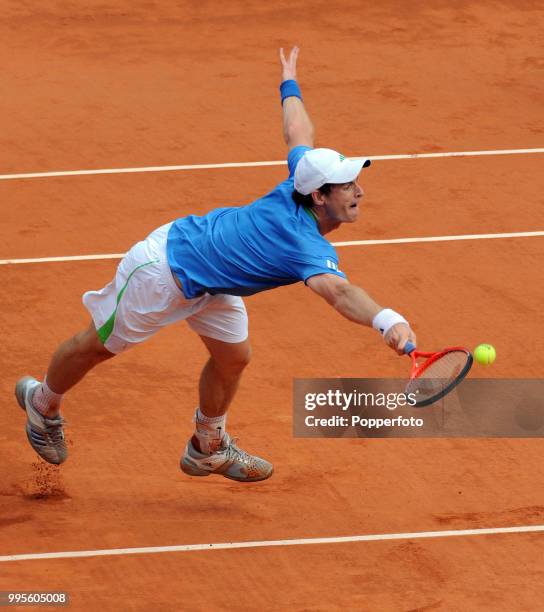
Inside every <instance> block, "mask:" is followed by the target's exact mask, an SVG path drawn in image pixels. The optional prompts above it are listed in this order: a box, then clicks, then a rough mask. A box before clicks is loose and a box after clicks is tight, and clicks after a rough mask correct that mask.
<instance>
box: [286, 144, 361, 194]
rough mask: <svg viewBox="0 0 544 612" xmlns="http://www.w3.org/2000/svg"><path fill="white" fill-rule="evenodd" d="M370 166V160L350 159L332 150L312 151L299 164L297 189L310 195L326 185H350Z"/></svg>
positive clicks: (296, 173)
mask: <svg viewBox="0 0 544 612" xmlns="http://www.w3.org/2000/svg"><path fill="white" fill-rule="evenodd" d="M368 166H370V160H369V159H358V160H354V159H348V158H347V157H344V156H343V155H342V154H341V153H338V151H333V150H332V149H312V150H311V151H306V153H304V155H303V157H302V159H301V160H300V161H299V162H298V164H297V167H296V170H295V189H296V190H297V191H298V192H299V193H301V194H302V195H308V194H310V193H312V191H316V190H317V189H319V188H320V187H321V186H322V185H324V184H325V183H337V184H338V183H350V182H351V181H353V180H355V179H356V178H357V176H358V175H359V172H361V170H362V169H363V168H366V167H368Z"/></svg>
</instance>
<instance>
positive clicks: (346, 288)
mask: <svg viewBox="0 0 544 612" xmlns="http://www.w3.org/2000/svg"><path fill="white" fill-rule="evenodd" d="M306 284H307V285H308V287H310V289H312V291H314V292H315V293H317V294H318V295H320V296H321V297H322V298H323V299H325V300H326V301H327V302H328V303H329V304H330V305H331V306H332V307H333V308H334V309H335V310H337V311H338V312H339V313H340V314H341V315H342V316H344V317H346V319H349V320H350V321H353V322H354V323H359V324H360V325H365V326H367V327H373V328H374V329H377V330H379V331H380V332H381V333H382V335H383V336H384V340H385V342H386V344H387V345H388V346H390V347H391V348H392V349H393V350H394V351H396V352H397V353H398V354H399V355H403V354H404V346H405V344H406V342H408V341H410V342H412V344H414V345H415V344H416V336H415V334H414V332H413V331H412V330H411V329H410V326H409V324H408V322H407V321H406V320H405V319H404V318H403V317H402V316H401V315H399V314H398V313H396V312H394V311H392V310H390V309H388V308H382V307H381V306H379V305H378V304H377V303H376V302H375V301H374V300H373V299H372V298H371V297H370V296H369V295H368V293H366V291H364V290H363V289H361V288H360V287H357V286H356V285H352V284H351V283H349V282H348V281H347V280H345V279H344V278H342V277H341V276H336V275H335V274H318V275H316V276H312V277H310V278H309V279H308V280H307V281H306Z"/></svg>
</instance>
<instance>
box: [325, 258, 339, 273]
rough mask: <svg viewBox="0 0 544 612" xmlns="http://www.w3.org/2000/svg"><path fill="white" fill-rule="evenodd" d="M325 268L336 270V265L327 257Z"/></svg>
mask: <svg viewBox="0 0 544 612" xmlns="http://www.w3.org/2000/svg"><path fill="white" fill-rule="evenodd" d="M326 261H327V268H329V269H330V270H336V271H337V272H338V265H337V264H336V263H335V262H334V261H332V259H327V260H326Z"/></svg>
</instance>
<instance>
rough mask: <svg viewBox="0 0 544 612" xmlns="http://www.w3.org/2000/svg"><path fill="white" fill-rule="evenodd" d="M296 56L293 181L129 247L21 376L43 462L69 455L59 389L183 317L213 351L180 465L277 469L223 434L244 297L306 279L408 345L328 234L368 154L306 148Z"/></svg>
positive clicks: (355, 199) (288, 97) (208, 470)
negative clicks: (75, 322) (342, 261)
mask: <svg viewBox="0 0 544 612" xmlns="http://www.w3.org/2000/svg"><path fill="white" fill-rule="evenodd" d="M298 53H299V49H298V48H297V47H294V48H293V49H292V50H291V52H290V54H289V57H288V58H286V57H285V55H284V52H283V49H281V50H280V60H281V66H282V72H283V74H282V76H283V79H282V83H281V86H280V93H281V101H282V112H283V133H284V137H285V142H286V143H287V147H288V150H289V153H288V157H287V161H288V166H289V177H288V178H287V179H286V180H285V181H283V182H282V183H280V184H279V185H278V186H277V187H276V188H275V189H273V190H272V191H271V192H270V193H268V194H267V195H265V196H263V197H262V198H259V199H258V200H256V201H255V202H253V203H251V204H249V205H247V206H242V207H229V208H218V209H216V210H213V211H211V212H210V213H208V214H207V215H204V216H203V217H198V216H195V215H189V216H187V217H183V218H181V219H177V220H176V221H174V222H172V223H168V224H167V225H164V226H162V227H160V228H158V229H157V230H155V231H154V232H152V233H151V234H150V235H149V236H148V237H147V238H146V239H145V240H143V241H142V242H139V243H137V244H136V245H134V246H133V247H132V248H131V249H130V251H129V252H128V253H127V255H126V256H125V257H124V258H123V259H122V261H121V263H120V264H119V267H118V269H117V272H116V274H115V278H114V279H113V280H112V281H111V283H109V284H108V285H106V286H105V287H104V288H103V289H101V290H100V291H88V292H87V293H85V294H84V295H83V304H84V305H85V307H86V308H87V310H88V311H89V313H90V315H91V318H92V322H91V324H90V326H89V327H88V328H87V329H86V330H84V331H82V332H80V333H78V334H77V335H75V336H74V337H72V338H70V339H69V340H66V341H65V342H64V343H62V344H61V345H60V346H59V348H58V349H57V351H56V352H55V353H54V355H53V357H52V359H51V362H50V364H49V368H48V370H47V375H46V377H45V379H44V381H43V382H39V381H38V380H36V379H35V378H33V377H31V376H25V377H23V378H21V379H20V380H19V381H18V382H17V385H16V388H15V394H16V398H17V401H18V403H19V405H20V406H21V407H22V408H23V409H24V410H25V411H26V415H27V424H26V432H27V436H28V440H29V442H30V444H31V445H32V448H33V449H34V450H35V451H36V452H37V453H38V454H39V455H40V457H42V458H43V459H45V461H48V462H49V463H54V464H60V463H62V462H63V461H65V460H66V458H67V449H66V444H65V440H64V432H63V418H62V416H61V415H60V405H61V400H62V397H63V395H64V394H65V393H66V392H67V391H68V390H69V389H71V388H72V387H73V386H74V385H75V384H76V383H77V382H79V381H80V380H81V379H82V378H83V377H84V376H85V374H86V373H87V372H88V371H89V370H91V368H93V367H94V366H96V365H97V364H98V363H101V362H103V361H106V360H107V359H111V358H112V357H114V356H115V355H117V354H119V353H121V352H122V351H126V350H127V349H129V348H131V347H132V346H134V345H135V344H138V343H140V342H143V341H144V340H146V339H147V338H149V337H151V336H152V335H153V334H155V333H156V332H157V331H158V330H159V329H161V328H162V327H164V326H165V325H168V324H170V323H173V322H175V321H179V320H181V319H185V320H186V321H187V323H188V324H189V327H191V328H192V329H193V330H194V331H195V332H196V333H197V334H198V335H199V336H200V337H201V339H202V342H203V343H204V344H205V345H206V348H207V349H208V351H209V354H210V357H209V359H208V361H207V363H206V364H205V366H204V368H203V370H202V373H201V376H200V384H199V406H198V408H197V409H196V414H195V418H194V421H195V432H194V435H193V436H192V437H191V439H190V440H189V441H188V442H187V445H186V447H185V451H184V452H183V455H182V457H181V462H180V465H181V469H182V470H183V471H184V472H185V473H186V474H189V475H192V476H208V475H210V474H220V475H223V476H225V477H227V478H231V479H233V480H238V481H243V482H252V481H257V480H264V479H265V478H268V477H269V476H270V475H271V474H272V464H271V463H269V462H268V461H266V460H264V459H261V458H260V457H257V456H254V455H251V454H249V453H247V452H246V451H244V450H242V449H240V448H239V447H238V446H237V445H236V444H235V443H234V441H233V440H232V439H231V437H230V436H229V434H228V433H227V431H226V419H227V410H228V408H229V406H230V404H231V402H232V399H233V397H234V395H235V393H236V389H237V387H238V384H239V382H240V377H241V374H242V372H243V370H244V368H245V367H246V366H247V364H248V362H249V360H250V356H251V347H250V342H249V339H248V321H247V314H246V309H245V307H244V302H243V300H242V296H248V295H252V294H254V293H257V292H259V291H265V290H267V289H273V288H275V287H280V286H282V285H290V284H292V283H297V282H299V281H304V283H305V284H306V285H307V286H308V287H309V288H310V289H311V290H312V291H313V292H314V293H316V294H317V295H318V296H320V297H322V298H324V299H325V300H326V301H327V302H328V303H329V304H330V305H331V306H332V307H333V308H334V309H335V310H337V311H338V312H339V313H340V314H341V315H343V316H344V317H346V318H348V319H349V320H351V321H353V322H354V323H358V324H360V325H364V326H368V327H374V328H375V329H376V330H378V331H379V332H380V333H381V334H382V335H383V337H384V339H385V342H386V344H387V345H389V346H390V347H391V348H392V349H394V350H395V351H397V353H399V354H402V353H403V347H404V345H405V344H406V342H407V341H410V342H412V343H413V344H415V343H416V339H415V336H414V334H413V332H412V330H411V329H410V326H409V325H408V323H407V321H406V319H405V318H404V317H402V316H401V315H400V314H398V313H396V312H395V311H393V310H391V309H389V308H382V307H381V306H379V305H378V304H377V303H376V302H375V301H374V300H373V299H372V298H370V297H369V296H368V295H367V293H366V292H365V291H363V289H361V288H359V287H356V286H355V285H352V284H351V283H349V282H348V280H347V279H346V275H345V274H344V273H343V272H342V271H341V270H340V268H339V264H338V257H337V255H336V251H335V249H334V248H333V246H332V245H331V244H330V242H329V241H328V240H326V238H325V235H326V234H328V233H329V232H331V231H332V230H334V229H336V228H337V227H339V226H340V225H341V224H342V223H353V222H354V221H356V220H357V217H358V215H359V208H360V204H361V199H362V197H363V189H362V187H361V186H360V184H359V182H358V181H359V179H358V177H359V174H360V172H361V170H362V168H366V167H368V166H369V165H370V161H369V160H360V161H355V160H350V159H347V158H345V157H344V156H343V155H340V154H339V153H337V152H336V151H333V150H331V149H314V148H312V147H313V144H314V130H313V125H312V122H311V120H310V118H309V117H308V114H307V112H306V110H305V108H304V104H303V102H302V96H301V92H300V88H299V86H298V84H297V82H296V66H297V58H298Z"/></svg>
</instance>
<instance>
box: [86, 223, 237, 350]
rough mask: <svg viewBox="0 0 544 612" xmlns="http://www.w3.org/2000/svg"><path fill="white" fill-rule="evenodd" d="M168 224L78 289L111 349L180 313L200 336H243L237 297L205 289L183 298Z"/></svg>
mask: <svg viewBox="0 0 544 612" xmlns="http://www.w3.org/2000/svg"><path fill="white" fill-rule="evenodd" d="M171 225H172V224H171V223H168V224H167V225H163V226H162V227H160V228H159V229H157V230H155V231H154V232H153V233H151V234H150V235H149V236H148V237H147V238H146V239H145V240H143V241H142V242H138V243H137V244H135V245H134V246H133V247H132V248H131V249H130V251H129V252H128V253H127V254H126V255H125V257H124V258H123V259H122V260H121V263H120V264H119V267H118V268H117V272H116V274H115V278H114V279H113V280H112V282H111V283H109V284H108V285H106V286H105V287H104V288H103V289H101V290H100V291H87V293H85V294H84V295H83V304H84V305H85V307H86V308H87V310H88V311H89V312H90V314H91V317H92V318H93V321H94V324H95V326H96V330H97V332H98V335H99V337H100V339H101V340H102V342H103V344H104V346H105V347H106V348H107V349H108V350H109V351H111V352H112V353H120V352H121V351H124V350H125V349H127V348H130V347H131V346H132V345H134V344H137V343H138V342H143V341H144V340H147V339H148V338H150V337H151V336H152V335H153V334H155V333H156V332H157V331H159V329H161V328H162V327H164V326H166V325H169V324H170V323H174V322H176V321H180V320H182V319H185V320H186V321H187V323H188V324H189V326H190V327H191V328H192V329H193V330H194V331H195V332H196V333H197V334H200V335H201V336H207V337H209V338H215V339H216V340H222V341H223V342H230V343H233V342H243V341H244V340H245V339H246V338H247V337H248V321H247V313H246V308H245V306H244V302H243V301H242V298H240V297H238V296H233V295H224V294H218V295H209V294H205V295H203V296H202V297H198V298H195V299H192V300H187V299H186V298H185V296H184V295H183V293H182V291H181V289H180V288H179V287H178V286H177V285H176V283H175V281H174V277H173V276H172V272H171V270H170V266H169V265H168V259H167V256H166V238H167V236H168V230H169V229H170V226H171Z"/></svg>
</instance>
